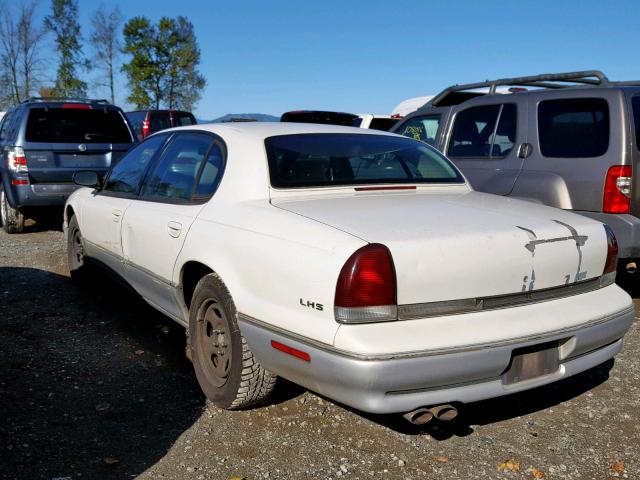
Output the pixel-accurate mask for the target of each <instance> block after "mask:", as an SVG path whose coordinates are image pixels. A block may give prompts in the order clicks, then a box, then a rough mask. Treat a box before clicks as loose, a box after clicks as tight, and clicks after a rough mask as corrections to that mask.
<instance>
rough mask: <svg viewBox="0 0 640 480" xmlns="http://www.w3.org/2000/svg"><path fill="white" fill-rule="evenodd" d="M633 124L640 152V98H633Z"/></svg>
mask: <svg viewBox="0 0 640 480" xmlns="http://www.w3.org/2000/svg"><path fill="white" fill-rule="evenodd" d="M631 105H632V106H633V124H634V125H635V127H636V148H637V149H638V150H640V97H633V100H631Z"/></svg>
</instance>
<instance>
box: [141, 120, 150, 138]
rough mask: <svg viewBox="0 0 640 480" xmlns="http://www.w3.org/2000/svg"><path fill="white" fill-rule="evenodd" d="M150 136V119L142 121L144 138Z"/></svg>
mask: <svg viewBox="0 0 640 480" xmlns="http://www.w3.org/2000/svg"><path fill="white" fill-rule="evenodd" d="M148 136H149V120H143V121H142V138H147V137H148Z"/></svg>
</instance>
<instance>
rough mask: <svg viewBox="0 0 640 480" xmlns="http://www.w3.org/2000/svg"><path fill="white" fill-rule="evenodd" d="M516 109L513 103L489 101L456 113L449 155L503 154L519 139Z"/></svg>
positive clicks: (482, 155)
mask: <svg viewBox="0 0 640 480" xmlns="http://www.w3.org/2000/svg"><path fill="white" fill-rule="evenodd" d="M516 131H517V111H516V106H515V105H514V104H512V103H507V104H504V105H486V106H482V107H473V108H469V109H467V110H464V111H462V112H460V113H458V114H457V115H456V118H455V122H454V124H453V132H452V134H451V140H450V141H449V149H448V153H449V156H450V157H475V158H478V157H480V158H482V157H484V158H503V157H506V156H507V155H508V154H509V152H511V150H512V149H513V146H514V144H515V141H516Z"/></svg>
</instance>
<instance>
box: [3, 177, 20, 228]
mask: <svg viewBox="0 0 640 480" xmlns="http://www.w3.org/2000/svg"><path fill="white" fill-rule="evenodd" d="M0 220H1V221H2V229H3V230H4V231H5V232H7V233H21V232H22V230H23V229H24V215H22V214H21V213H20V212H19V211H18V210H16V209H15V208H13V207H12V206H11V205H9V201H8V200H7V196H6V195H5V193H4V188H3V187H2V185H0Z"/></svg>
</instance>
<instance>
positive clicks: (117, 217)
mask: <svg viewBox="0 0 640 480" xmlns="http://www.w3.org/2000/svg"><path fill="white" fill-rule="evenodd" d="M111 218H112V219H113V221H114V222H116V223H117V222H119V221H120V218H122V210H111Z"/></svg>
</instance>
